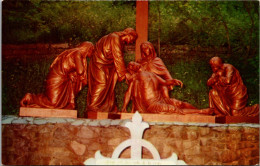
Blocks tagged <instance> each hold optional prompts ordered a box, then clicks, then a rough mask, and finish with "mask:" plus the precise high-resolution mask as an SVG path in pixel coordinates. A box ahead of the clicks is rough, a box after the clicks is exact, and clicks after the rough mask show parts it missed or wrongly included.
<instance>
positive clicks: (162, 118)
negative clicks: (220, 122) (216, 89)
mask: <svg viewBox="0 0 260 166" xmlns="http://www.w3.org/2000/svg"><path fill="white" fill-rule="evenodd" d="M133 114H134V113H121V119H131V118H132V116H133ZM141 116H142V117H143V121H147V122H185V123H186V122H197V123H215V117H214V116H208V115H196V114H194V115H178V114H149V113H141Z"/></svg>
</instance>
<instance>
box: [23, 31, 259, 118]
mask: <svg viewBox="0 0 260 166" xmlns="http://www.w3.org/2000/svg"><path fill="white" fill-rule="evenodd" d="M137 37H138V35H137V33H136V31H135V30H134V29H132V28H126V29H125V30H124V31H121V32H113V33H110V34H108V35H106V36H104V37H102V38H101V39H100V40H99V41H98V42H97V43H96V44H95V46H94V45H93V44H92V43H91V42H83V43H82V44H80V46H79V47H77V48H74V49H69V50H67V51H64V52H62V53H61V54H60V55H58V56H57V58H56V59H55V60H54V62H53V63H52V64H51V66H50V69H49V73H48V75H47V79H46V88H45V92H44V93H43V94H31V93H27V94H26V95H25V96H24V98H23V99H22V100H21V102H20V105H21V106H22V107H42V108H61V109H74V108H75V96H76V95H77V94H78V92H79V91H80V90H81V89H82V88H83V87H84V86H85V85H87V84H88V94H87V106H86V110H85V115H84V116H85V117H87V112H99V111H100V112H118V108H117V106H116V103H115V92H114V89H115V85H116V83H117V81H122V80H126V82H127V84H128V89H127V91H126V93H125V97H124V104H123V107H122V110H121V111H122V112H127V111H126V107H127V105H128V103H129V101H130V100H132V103H133V104H132V111H131V112H135V111H137V110H138V111H139V112H141V113H162V114H172V113H177V114H194V113H195V114H206V115H216V116H257V115H258V114H259V105H258V104H256V105H254V106H251V107H246V104H247V98H248V96H247V89H246V87H245V85H244V84H243V81H242V79H241V76H240V74H239V72H238V70H237V69H236V68H235V67H234V66H232V65H231V64H225V63H222V60H221V59H220V58H219V57H213V58H211V60H210V66H211V68H212V71H213V74H212V76H211V77H210V79H209V80H208V82H207V85H208V86H210V87H212V89H211V90H210V92H209V108H206V109H197V108H196V107H194V106H193V105H191V104H189V103H187V102H183V101H180V100H177V99H174V98H170V97H169V91H170V90H172V89H173V87H174V86H181V87H182V86H183V83H182V82H181V81H180V80H177V79H173V78H172V77H171V75H170V73H169V71H168V69H167V68H166V66H165V65H164V63H163V61H162V60H161V59H160V58H159V57H157V56H156V52H155V49H154V47H153V45H152V43H150V42H148V41H147V42H144V43H142V44H141V46H140V50H141V60H139V61H137V62H130V63H129V64H128V66H127V68H126V65H125V62H124V58H123V55H124V54H123V48H124V45H126V44H130V43H133V42H135V40H136V39H137ZM87 57H88V58H90V61H89V65H87V59H86V58H87Z"/></svg>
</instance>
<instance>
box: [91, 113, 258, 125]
mask: <svg viewBox="0 0 260 166" xmlns="http://www.w3.org/2000/svg"><path fill="white" fill-rule="evenodd" d="M133 115H134V113H108V112H88V119H131V118H132V116H133ZM141 116H142V117H143V121H147V122H184V123H189V122H191V123H193V122H194V123H224V124H229V123H259V117H238V116H226V117H216V116H210V115H198V114H189V115H178V114H152V113H141Z"/></svg>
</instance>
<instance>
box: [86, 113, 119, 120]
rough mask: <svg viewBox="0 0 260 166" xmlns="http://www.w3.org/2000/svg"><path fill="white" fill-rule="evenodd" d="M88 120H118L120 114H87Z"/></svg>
mask: <svg viewBox="0 0 260 166" xmlns="http://www.w3.org/2000/svg"><path fill="white" fill-rule="evenodd" d="M87 118H88V119H120V114H118V113H108V112H88V117H87Z"/></svg>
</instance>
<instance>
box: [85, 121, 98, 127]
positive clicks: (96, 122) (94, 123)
mask: <svg viewBox="0 0 260 166" xmlns="http://www.w3.org/2000/svg"><path fill="white" fill-rule="evenodd" d="M88 125H89V126H100V124H99V121H98V120H93V121H91V122H89V123H88Z"/></svg>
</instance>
